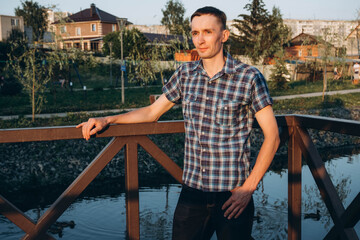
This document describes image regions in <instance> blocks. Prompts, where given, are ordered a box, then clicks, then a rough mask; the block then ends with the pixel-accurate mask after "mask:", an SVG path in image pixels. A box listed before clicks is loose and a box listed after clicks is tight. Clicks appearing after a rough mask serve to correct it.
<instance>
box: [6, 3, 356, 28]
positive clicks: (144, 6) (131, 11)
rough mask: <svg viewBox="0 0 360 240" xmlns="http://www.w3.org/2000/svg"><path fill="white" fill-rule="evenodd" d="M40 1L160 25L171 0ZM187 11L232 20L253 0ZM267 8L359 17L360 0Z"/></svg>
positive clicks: (292, 14) (301, 15)
mask: <svg viewBox="0 0 360 240" xmlns="http://www.w3.org/2000/svg"><path fill="white" fill-rule="evenodd" d="M33 1H34V2H38V3H39V4H40V5H42V6H45V7H50V6H52V5H56V9H57V10H59V11H68V12H71V13H76V12H78V11H80V10H83V9H86V8H89V7H90V4H91V3H94V4H95V5H96V6H97V7H98V8H100V9H101V10H103V11H105V12H108V13H110V14H113V15H115V16H117V17H124V18H128V21H130V22H132V23H133V24H136V25H154V24H155V25H158V24H160V21H161V18H162V16H163V14H162V11H161V9H164V8H165V5H166V2H167V1H168V0H129V1H125V0H33ZM180 2H182V3H183V5H184V7H185V9H186V12H185V17H190V16H191V14H192V13H193V12H194V11H195V10H196V9H198V8H200V7H204V6H214V7H217V8H219V9H221V10H222V11H224V12H225V13H226V14H227V16H228V20H233V19H236V18H238V15H239V14H244V13H245V14H248V12H246V11H245V10H244V6H245V5H246V4H247V3H249V2H250V0H207V1H203V0H180ZM263 2H264V3H265V8H266V9H268V10H269V11H271V9H272V8H273V7H274V6H275V7H278V8H279V9H280V12H281V13H282V15H283V18H284V19H320V20H355V19H358V18H359V16H358V14H357V12H359V11H360V1H359V0H297V1H294V0H263ZM19 6H21V0H0V15H14V9H15V8H16V7H19Z"/></svg>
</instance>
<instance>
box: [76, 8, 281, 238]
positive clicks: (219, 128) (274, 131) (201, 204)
mask: <svg viewBox="0 0 360 240" xmlns="http://www.w3.org/2000/svg"><path fill="white" fill-rule="evenodd" d="M191 34H192V40H193V43H194V45H195V47H196V50H197V52H198V53H199V56H200V57H201V59H200V61H196V62H189V63H185V64H183V65H181V66H180V67H179V68H178V69H177V70H176V71H175V73H174V74H173V76H172V77H171V78H170V80H169V81H168V83H167V84H166V85H165V86H164V87H163V94H162V95H161V96H160V97H159V99H158V100H157V101H155V102H154V103H153V104H152V105H150V106H147V107H144V108H140V109H137V110H135V111H132V112H129V113H125V114H122V115H117V116H108V117H105V118H97V119H89V121H88V122H85V123H81V124H79V125H78V126H77V127H82V132H83V135H84V138H85V139H89V138H90V135H92V134H95V133H96V132H98V131H99V130H101V129H103V128H104V127H105V126H106V125H108V124H110V123H139V122H153V121H157V120H158V119H159V117H160V116H161V115H162V114H163V113H165V112H166V111H168V110H169V109H170V108H171V107H173V106H174V104H175V102H176V101H178V100H181V101H182V107H183V115H184V122H185V136H186V138H185V156H184V158H185V159H184V168H183V170H184V173H183V188H182V191H181V193H180V197H179V201H178V204H177V207H176V210H175V214H174V223H173V239H209V238H210V237H211V236H212V234H213V233H214V231H216V234H217V237H218V239H250V238H251V229H252V221H253V215H254V205H253V200H252V194H253V192H254V191H255V190H256V187H257V185H258V183H259V182H260V180H261V178H262V177H263V176H264V174H265V172H266V170H267V169H268V167H269V165H270V163H271V161H272V159H273V157H274V155H275V152H276V150H277V147H278V145H279V135H278V127H277V123H276V120H275V117H274V114H273V111H272V107H271V105H272V100H271V98H270V96H269V93H268V89H267V86H266V82H265V79H264V78H263V76H262V74H261V73H260V72H259V71H258V70H257V69H255V68H253V67H251V66H248V65H246V64H243V63H241V62H238V61H235V60H234V59H232V57H231V56H230V55H229V54H227V55H225V54H224V51H223V44H224V43H225V42H226V41H227V40H228V38H229V31H228V30H226V15H225V14H224V13H223V12H222V11H220V10H218V9H216V8H213V7H204V8H200V9H198V10H197V11H196V12H195V13H194V14H193V15H192V16H191ZM254 117H256V119H257V121H258V123H259V125H260V127H261V129H262V131H263V133H264V142H263V144H262V147H261V149H260V152H259V153H258V156H257V160H256V163H255V165H254V167H253V169H252V171H251V173H250V139H249V134H250V131H251V129H252V125H253V121H254Z"/></svg>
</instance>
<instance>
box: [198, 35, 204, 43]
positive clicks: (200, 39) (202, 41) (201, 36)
mask: <svg viewBox="0 0 360 240" xmlns="http://www.w3.org/2000/svg"><path fill="white" fill-rule="evenodd" d="M198 41H199V43H204V42H205V39H204V35H203V34H202V33H200V34H199V38H198Z"/></svg>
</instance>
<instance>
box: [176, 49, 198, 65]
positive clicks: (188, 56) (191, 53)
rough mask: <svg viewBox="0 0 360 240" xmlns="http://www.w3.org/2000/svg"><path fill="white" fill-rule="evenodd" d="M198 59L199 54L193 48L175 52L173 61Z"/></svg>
mask: <svg viewBox="0 0 360 240" xmlns="http://www.w3.org/2000/svg"><path fill="white" fill-rule="evenodd" d="M197 60H200V56H199V54H198V52H197V51H196V50H195V49H192V50H186V51H183V50H182V51H180V52H177V53H175V61H178V62H191V61H197Z"/></svg>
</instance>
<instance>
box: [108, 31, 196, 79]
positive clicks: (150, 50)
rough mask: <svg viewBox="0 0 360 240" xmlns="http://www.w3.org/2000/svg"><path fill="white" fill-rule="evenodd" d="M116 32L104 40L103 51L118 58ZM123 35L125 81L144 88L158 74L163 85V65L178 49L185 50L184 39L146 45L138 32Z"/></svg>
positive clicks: (118, 49)
mask: <svg viewBox="0 0 360 240" xmlns="http://www.w3.org/2000/svg"><path fill="white" fill-rule="evenodd" d="M119 34H120V33H119V32H113V33H110V34H108V35H106V36H105V37H104V46H103V52H104V54H106V55H109V54H110V44H111V48H112V49H111V55H112V56H111V57H114V58H117V59H120V58H121V50H120V40H119ZM123 34H124V36H123V39H124V40H123V45H124V58H125V59H126V60H127V72H128V79H129V82H132V83H135V84H138V85H148V84H150V83H151V82H153V81H155V80H156V79H157V74H158V73H159V74H160V77H161V80H162V82H163V83H164V76H163V73H164V69H165V68H167V67H171V66H166V65H169V64H166V63H164V62H163V61H164V60H167V59H169V58H171V57H172V56H173V54H174V53H175V52H176V51H179V50H180V49H189V44H188V40H187V38H186V36H182V37H178V38H174V39H172V40H169V41H167V42H165V41H163V40H161V39H160V40H154V41H153V42H149V41H148V39H147V38H146V37H145V36H144V34H142V33H141V32H140V31H139V30H138V29H136V28H134V29H131V30H128V29H127V30H125V31H124V33H123Z"/></svg>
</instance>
